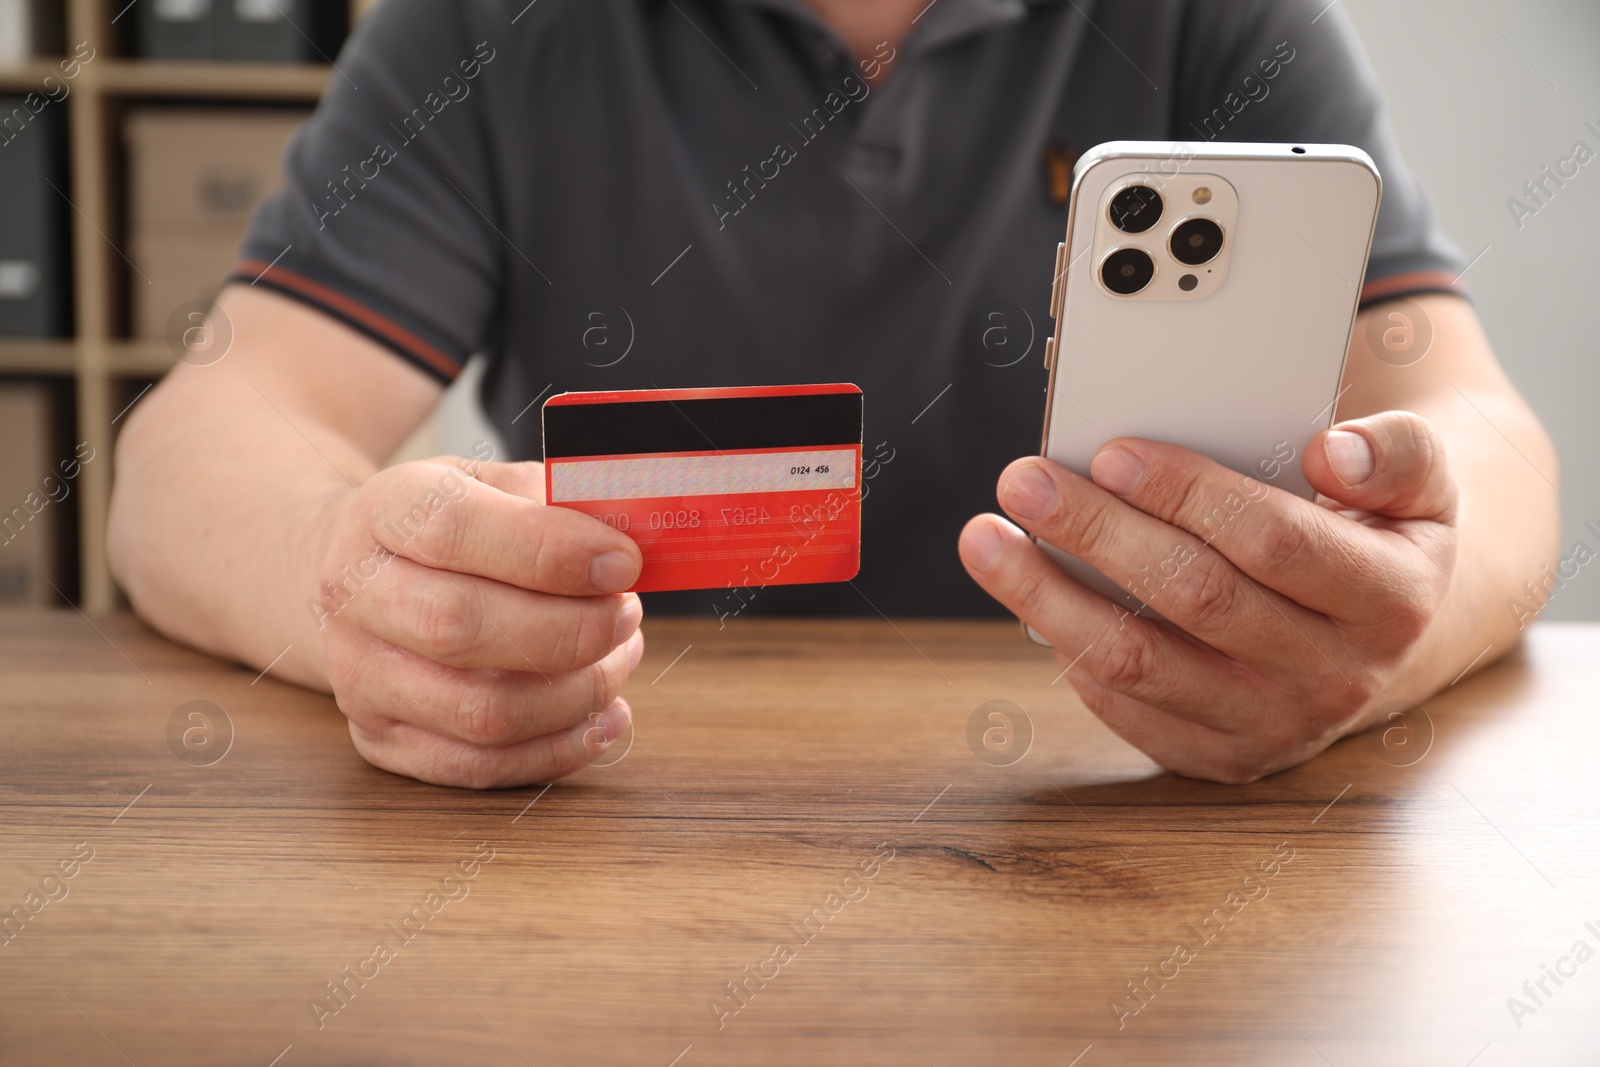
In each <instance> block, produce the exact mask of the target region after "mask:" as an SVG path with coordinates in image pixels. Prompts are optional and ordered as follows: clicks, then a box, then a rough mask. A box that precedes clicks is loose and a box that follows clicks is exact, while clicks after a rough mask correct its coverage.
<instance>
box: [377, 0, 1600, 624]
mask: <svg viewBox="0 0 1600 1067" xmlns="http://www.w3.org/2000/svg"><path fill="white" fill-rule="evenodd" d="M1336 2H1339V3H1343V4H1344V6H1345V8H1346V10H1347V11H1348V12H1349V13H1350V15H1351V17H1352V18H1353V19H1354V20H1355V23H1356V26H1357V28H1358V29H1359V30H1360V33H1361V36H1362V40H1363V41H1364V42H1365V44H1366V47H1367V50H1368V53H1369V54H1370V55H1371V57H1372V61H1373V64H1374V65H1375V66H1376V68H1377V70H1378V74H1379V76H1380V77H1381V78H1382V80H1383V83H1384V85H1385V87H1386V89H1387V90H1388V94H1389V102H1390V107H1391V113H1392V115H1393V119H1394V123H1395V127H1396V129H1397V130H1398V132H1399V136H1400V142H1401V145H1402V148H1403V149H1404V150H1405V153H1406V156H1407V159H1408V162H1409V163H1410V165H1411V167H1412V169H1413V170H1414V171H1416V172H1417V174H1418V175H1419V176H1420V177H1421V179H1422V181H1423V182H1424V183H1425V184H1426V185H1427V187H1428V189H1429V191H1430V192H1431V193H1432V194H1433V198H1434V202H1435V205H1436V206H1437V208H1438V211H1439V216H1440V220H1441V222H1442V224H1443V226H1444V228H1445V230H1446V232H1448V233H1449V235H1450V236H1451V238H1452V239H1453V240H1454V241H1455V242H1456V243H1457V244H1458V245H1460V246H1461V248H1462V250H1463V252H1464V253H1465V254H1466V255H1467V257H1468V258H1471V257H1474V256H1477V255H1478V254H1479V253H1480V252H1482V253H1483V255H1482V258H1481V259H1479V260H1478V261H1477V262H1476V263H1475V264H1474V265H1473V266H1472V268H1471V271H1470V273H1469V274H1468V275H1467V278H1468V281H1470V283H1471V285H1472V290H1473V294H1474V298H1475V300H1476V302H1477V305H1478V309H1479V313H1480V314H1481V315H1482V317H1483V320H1484V322H1485V324H1486V325H1487V327H1488V331H1489V336H1490V338H1491V340H1492V341H1493V342H1494V346H1495V349H1496V351H1497V352H1498V353H1499V354H1500V358H1501V360H1502V361H1503V362H1504V363H1505V365H1506V368H1507V370H1508V371H1509V372H1510V374H1511V377H1512V379H1513V380H1514V381H1515V382H1516V383H1517V385H1518V387H1519V388H1521V390H1522V391H1523V393H1524V394H1525V395H1526V396H1527V397H1528V399H1529V401H1530V402H1531V403H1532V404H1533V406H1534V408H1535V409H1536V410H1537V411H1538V412H1539V413H1540V414H1541V415H1542V416H1543V417H1544V419H1545V421H1546V424H1547V425H1548V426H1549V427H1550V431H1551V433H1552V434H1553V435H1554V437H1555V440H1556V446H1557V448H1558V449H1559V450H1560V453H1561V458H1562V463H1563V466H1564V471H1563V481H1562V487H1563V493H1562V496H1563V505H1564V523H1563V528H1564V531H1565V535H1564V537H1563V544H1564V546H1565V547H1566V548H1569V549H1570V547H1571V546H1572V544H1573V542H1574V541H1576V540H1579V539H1584V540H1587V541H1588V543H1589V545H1590V547H1591V548H1592V549H1594V550H1596V551H1597V552H1600V537H1597V536H1596V535H1594V534H1592V533H1589V532H1588V531H1586V530H1584V529H1583V524H1584V523H1585V522H1592V523H1594V525H1595V527H1596V528H1597V529H1600V412H1597V411H1596V404H1597V401H1600V358H1597V356H1600V159H1597V160H1596V161H1595V162H1593V163H1591V164H1589V165H1588V166H1586V167H1584V168H1583V169H1582V170H1581V171H1580V173H1579V174H1578V176H1577V177H1576V178H1574V179H1572V180H1570V181H1568V182H1567V186H1566V188H1565V189H1563V190H1560V191H1559V193H1558V194H1557V195H1556V196H1555V197H1553V198H1551V199H1550V201H1549V203H1548V206H1546V207H1544V208H1542V209H1541V210H1540V211H1539V213H1538V214H1537V215H1536V216H1534V217H1532V218H1527V219H1524V220H1523V222H1524V225H1523V226H1522V228H1521V229H1520V230H1519V229H1518V227H1517V225H1516V223H1515V222H1514V221H1513V219H1512V216H1511V213H1510V211H1509V210H1508V209H1507V207H1506V200H1507V199H1508V198H1510V197H1512V196H1520V195H1521V185H1522V183H1523V182H1525V181H1529V180H1531V179H1534V178H1536V177H1538V176H1539V171H1540V168H1541V166H1543V165H1544V164H1547V163H1548V164H1551V165H1554V163H1555V162H1556V160H1557V159H1559V158H1561V157H1563V156H1566V155H1568V154H1569V153H1570V152H1571V150H1572V146H1573V142H1574V141H1577V140H1580V139H1581V140H1586V141H1588V142H1589V145H1590V147H1591V148H1593V149H1594V150H1595V151H1596V152H1600V136H1597V135H1596V134H1594V133H1592V132H1590V131H1589V130H1586V129H1585V128H1584V123H1585V122H1591V121H1592V122H1593V123H1594V124H1595V126H1596V127H1597V128H1600V3H1597V2H1596V0H1336ZM1485 249H1487V251H1484V250H1485ZM477 381H478V375H477V374H475V373H472V374H467V375H464V376H463V380H462V382H460V383H458V385H457V386H456V388H454V389H452V390H451V393H450V394H449V395H448V396H447V398H446V401H445V404H444V406H443V407H442V408H441V410H440V413H439V417H438V418H437V420H436V422H435V423H434V424H433V425H432V426H431V427H429V428H426V429H425V430H424V431H423V432H421V433H419V437H418V439H417V440H414V441H413V443H412V446H411V447H408V448H407V449H406V452H407V454H408V457H407V458H411V454H412V453H414V452H420V454H423V455H431V454H435V453H439V452H450V453H458V454H459V453H466V452H468V451H469V450H470V449H471V447H472V444H473V443H474V442H475V441H478V440H480V439H484V438H489V439H491V440H493V439H494V437H493V432H492V431H490V430H489V429H488V428H487V427H486V426H484V425H483V423H482V417H481V414H479V412H478V410H477V404H476V399H475V393H476V388H477ZM1547 473H1548V472H1547ZM1528 476H1529V477H1538V475H1537V474H1536V473H1535V472H1533V471H1532V470H1530V471H1529V472H1528ZM1528 577H1529V578H1530V579H1531V578H1535V577H1537V576H1536V575H1529V576H1528ZM1511 593H1512V591H1509V590H1508V592H1507V595H1508V596H1509V595H1511ZM1546 617H1547V618H1557V619H1600V561H1597V562H1596V563H1594V564H1591V565H1590V566H1588V567H1585V568H1584V569H1583V570H1582V571H1581V572H1580V573H1579V576H1578V577H1577V578H1576V579H1575V580H1573V581H1572V582H1570V583H1568V584H1567V585H1566V587H1565V588H1563V589H1562V590H1560V591H1559V592H1558V593H1557V595H1556V597H1555V599H1554V601H1553V602H1552V604H1551V606H1550V610H1549V612H1548V613H1547V615H1546Z"/></svg>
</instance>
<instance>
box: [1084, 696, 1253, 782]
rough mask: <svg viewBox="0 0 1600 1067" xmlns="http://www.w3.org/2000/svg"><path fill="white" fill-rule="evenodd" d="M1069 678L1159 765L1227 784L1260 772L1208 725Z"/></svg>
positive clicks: (1104, 718) (1087, 702)
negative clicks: (1239, 756)
mask: <svg viewBox="0 0 1600 1067" xmlns="http://www.w3.org/2000/svg"><path fill="white" fill-rule="evenodd" d="M1071 681H1072V687H1073V689H1075V690H1077V693H1078V698H1079V699H1080V700H1082V701H1083V706H1084V707H1086V708H1088V709H1089V711H1090V713H1091V714H1093V715H1094V717H1095V718H1097V719H1099V720H1100V721H1101V722H1103V723H1105V724H1106V728H1107V729H1109V730H1110V731H1111V732H1112V733H1114V734H1116V735H1117V736H1118V737H1120V738H1122V739H1123V740H1124V741H1126V742H1128V744H1130V745H1132V746H1133V747H1134V748H1136V749H1138V750H1139V751H1140V752H1143V753H1144V754H1145V755H1146V756H1149V757H1150V758H1151V759H1152V760H1154V761H1155V763H1156V764H1157V765H1158V766H1160V767H1161V768H1162V769H1163V770H1166V771H1170V772H1171V773H1173V774H1179V775H1182V776H1184V777H1185V778H1203V779H1205V780H1207V781H1212V782H1223V783H1226V784H1228V785H1244V784H1246V783H1248V782H1253V781H1255V780H1256V779H1257V778H1260V777H1261V775H1262V773H1263V771H1262V770H1260V769H1258V768H1255V767H1251V766H1248V765H1246V764H1245V763H1243V762H1242V761H1240V760H1239V759H1238V758H1237V757H1235V756H1234V754H1233V751H1232V749H1231V747H1230V743H1229V741H1228V739H1227V738H1225V737H1223V736H1221V735H1219V734H1218V733H1217V732H1216V731H1214V730H1208V729H1207V728H1206V727H1204V726H1200V725H1197V724H1196V723H1193V722H1189V721H1186V720H1184V719H1181V718H1179V717H1177V716H1175V715H1169V714H1167V713H1166V712H1164V711H1161V710H1160V709H1159V708H1152V707H1150V706H1149V705H1148V704H1143V703H1140V702H1139V701H1138V700H1135V699H1134V698H1133V697H1130V696H1128V695H1127V694H1126V693H1120V692H1117V691H1116V690H1114V689H1111V688H1110V687H1108V686H1105V685H1102V684H1101V683H1100V682H1099V681H1097V680H1095V679H1094V678H1089V677H1077V678H1072V679H1071Z"/></svg>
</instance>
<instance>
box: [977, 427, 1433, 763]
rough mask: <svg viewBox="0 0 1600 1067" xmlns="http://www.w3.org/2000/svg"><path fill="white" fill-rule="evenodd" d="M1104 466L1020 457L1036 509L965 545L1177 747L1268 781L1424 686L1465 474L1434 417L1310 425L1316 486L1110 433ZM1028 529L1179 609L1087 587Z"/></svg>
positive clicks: (1113, 702) (1044, 630)
mask: <svg viewBox="0 0 1600 1067" xmlns="http://www.w3.org/2000/svg"><path fill="white" fill-rule="evenodd" d="M1089 470H1090V474H1091V476H1092V479H1093V480H1092V481H1091V480H1090V479H1086V478H1082V477H1080V476H1078V475H1076V474H1074V473H1072V472H1070V471H1068V470H1065V469H1064V468H1062V467H1059V466H1057V465H1055V464H1053V463H1050V462H1049V461H1047V460H1044V459H1041V458H1038V457H1033V458H1028V459H1021V460H1017V461H1016V462H1015V463H1012V464H1011V465H1010V466H1009V467H1007V468H1006V469H1005V471H1004V472H1003V473H1002V474H1001V476H1000V482H999V500H1000V505H1001V507H1002V508H1003V509H1004V510H1005V512H1006V514H1008V515H1009V516H1011V518H1012V519H1013V520H1015V522H1016V523H1017V524H1019V525H1020V526H1021V527H1022V529H1021V530H1019V529H1018V528H1017V526H1013V525H1012V524H1011V523H1009V522H1006V521H1005V520H1004V519H1002V518H1001V517H1000V516H998V515H980V516H977V517H976V518H974V519H972V520H971V521H970V522H969V523H967V526H966V528H965V529H964V530H963V531H962V533H961V542H960V552H961V558H962V562H963V563H965V565H966V567H967V570H968V572H969V573H970V574H971V575H972V577H973V578H974V579H975V580H976V581H977V582H978V584H979V585H981V586H983V588H984V589H985V590H987V591H988V592H989V593H990V595H992V596H994V597H995V598H996V599H997V600H999V601H1000V602H1001V603H1002V604H1004V605H1006V606H1007V607H1008V608H1010V609H1011V610H1012V611H1013V612H1015V613H1016V615H1017V616H1018V617H1019V618H1021V619H1022V620H1023V621H1024V622H1026V623H1028V624H1030V625H1031V626H1033V628H1034V629H1035V630H1037V631H1038V632H1039V633H1040V634H1042V635H1043V636H1044V637H1045V638H1046V639H1047V640H1049V641H1050V643H1051V644H1052V645H1053V646H1054V647H1055V650H1056V657H1057V659H1058V660H1059V661H1060V663H1061V664H1062V666H1063V667H1069V668H1070V669H1069V670H1068V671H1067V672H1066V673H1067V678H1068V680H1069V681H1070V682H1071V683H1072V686H1073V688H1075V689H1076V690H1077V691H1078V694H1079V695H1080V696H1081V697H1082V698H1083V701H1084V703H1085V704H1086V705H1087V706H1088V707H1089V709H1090V710H1091V711H1092V712H1094V714H1095V715H1097V716H1098V717H1099V718H1100V719H1101V720H1102V721H1103V722H1105V724H1106V725H1107V726H1108V727H1110V728H1111V729H1112V730H1113V731H1115V732H1116V733H1117V734H1119V735H1120V736H1121V737H1123V738H1124V739H1125V740H1127V741H1128V742H1129V743H1131V744H1133V745H1135V746H1136V747H1138V748H1139V749H1141V750H1142V751H1143V752H1144V753H1145V754H1146V755H1148V756H1149V757H1150V758H1151V759H1153V760H1155V761H1156V762H1157V763H1158V764H1160V765H1161V766H1162V767H1165V768H1166V769H1168V770H1170V771H1173V772H1175V773H1178V774H1183V775H1188V776H1191V777H1198V778H1209V779H1213V780H1216V781H1222V782H1235V783H1242V782H1249V781H1254V780H1255V779H1257V778H1260V777H1262V776H1263V775H1266V774H1270V773H1272V772H1274V771H1278V770H1282V769H1284V768H1286V767H1292V766H1294V765H1296V764H1298V763H1301V762H1304V761H1305V760H1307V759H1310V758H1311V757H1312V756H1314V755H1316V754H1317V753H1319V752H1321V751H1322V750H1323V749H1325V748H1326V747H1327V746H1328V745H1330V744H1332V743H1333V742H1334V741H1335V740H1337V739H1338V738H1340V737H1342V736H1344V735H1345V734H1347V733H1351V732H1353V731H1355V730H1359V729H1363V728H1365V727H1366V726H1368V725H1371V722H1370V719H1371V717H1372V714H1373V710H1374V708H1375V706H1376V705H1377V704H1378V703H1379V702H1381V701H1382V700H1384V699H1385V698H1386V697H1388V696H1390V695H1393V694H1394V693H1395V692H1396V691H1397V690H1399V689H1402V688H1405V687H1406V686H1407V685H1408V684H1410V685H1412V686H1413V687H1414V686H1415V683H1414V682H1409V683H1408V679H1407V678H1406V676H1405V671H1406V669H1407V667H1408V664H1409V661H1410V660H1411V659H1412V653H1413V652H1414V650H1415V649H1416V647H1417V645H1418V643H1419V642H1420V641H1421V639H1422V637H1423V635H1424V634H1425V633H1426V632H1427V630H1428V627H1429V625H1430V624H1431V623H1432V621H1433V619H1434V617H1435V615H1436V614H1437V613H1438V611H1439V608H1440V605H1441V603H1442V601H1443V599H1444V596H1445V593H1446V591H1447V589H1448V588H1449V586H1450V578H1451V573H1452V571H1453V569H1454V565H1455V559H1456V529H1455V523H1456V502H1457V491H1456V482H1455V479H1454V478H1453V477H1452V476H1451V474H1450V472H1449V470H1448V468H1447V466H1446V463H1445V455H1444V443H1443V441H1442V439H1441V438H1440V436H1439V434H1438V433H1437V432H1435V431H1434V429H1433V428H1432V427H1431V426H1430V425H1429V423H1428V421H1427V420H1426V419H1424V418H1422V417H1421V416H1419V415H1414V414H1411V413H1410V412H1404V411H1389V412H1384V413H1381V414H1378V415H1373V416H1370V417H1368V418H1364V419H1358V420H1354V421H1351V422H1346V423H1342V424H1340V425H1339V426H1337V427H1335V428H1334V429H1332V430H1329V431H1325V432H1324V433H1321V434H1319V435H1317V437H1315V438H1313V439H1312V441H1311V442H1310V444H1309V445H1308V446H1307V448H1306V451H1305V456H1304V459H1303V461H1302V470H1303V471H1304V472H1305V476H1306V478H1307V480H1308V481H1309V482H1310V483H1311V485H1312V487H1313V488H1315V489H1316V490H1317V492H1318V493H1319V494H1321V498H1322V499H1319V500H1318V501H1316V502H1313V501H1310V500H1305V499H1302V498H1300V497H1298V496H1295V495H1294V494H1292V493H1289V492H1287V491H1285V490H1282V489H1277V488H1273V487H1271V486H1267V485H1265V484H1263V483H1261V482H1259V481H1255V480H1254V479H1249V478H1246V477H1244V476H1243V475H1240V474H1238V473H1236V472H1234V471H1232V470H1229V469H1228V468H1226V467H1222V466H1220V465H1218V464H1216V463H1214V462H1212V461H1211V460H1208V459H1206V458H1205V457H1203V456H1201V455H1198V454H1197V453H1195V452H1192V451H1189V450H1188V449H1184V448H1179V447H1177V446H1175V445H1168V444H1160V443H1156V442H1152V441H1143V440H1136V439H1120V440H1116V441H1111V442H1109V443H1107V444H1106V445H1105V446H1104V447H1103V448H1102V449H1101V450H1100V451H1099V452H1098V453H1097V454H1096V455H1095V457H1094V460H1093V462H1092V463H1091V465H1090V468H1089ZM1241 502H1242V503H1241ZM1023 530H1026V531H1028V532H1030V533H1032V534H1034V535H1035V536H1037V537H1038V538H1039V539H1040V540H1042V541H1047V542H1049V543H1050V544H1052V545H1055V546H1056V547H1058V548H1060V549H1062V550H1064V551H1066V552H1068V553H1071V554H1072V555H1074V556H1077V557H1078V558H1080V559H1082V560H1083V561H1084V562H1086V563H1088V564H1089V565H1091V566H1093V567H1094V568H1095V569H1096V570H1098V571H1100V572H1101V573H1102V574H1104V575H1106V576H1107V577H1108V578H1110V579H1111V580H1112V581H1114V582H1115V583H1116V584H1117V585H1119V586H1121V587H1123V588H1127V589H1130V590H1131V591H1133V592H1135V593H1136V595H1139V596H1140V599H1142V600H1144V601H1145V602H1146V603H1147V604H1149V605H1150V607H1152V608H1154V609H1155V610H1156V611H1159V612H1160V613H1161V615H1162V616H1163V618H1161V619H1156V618H1151V617H1148V616H1147V615H1145V614H1144V613H1142V612H1133V613H1130V612H1128V611H1127V610H1126V609H1124V608H1123V607H1122V606H1121V605H1118V604H1113V603H1112V602H1111V601H1110V600H1108V599H1106V598H1105V597H1104V596H1102V595H1100V594H1099V593H1096V592H1092V591H1090V590H1089V589H1087V588H1086V587H1084V586H1083V585H1082V584H1080V583H1078V582H1077V581H1075V580H1073V579H1072V578H1070V577H1068V576H1067V575H1066V574H1065V573H1063V572H1062V571H1061V570H1060V568H1058V567H1057V566H1056V565H1055V564H1054V563H1053V562H1051V560H1050V558H1049V557H1048V556H1046V555H1045V553H1044V552H1043V551H1042V550H1041V549H1040V548H1039V547H1038V546H1037V545H1035V544H1033V543H1032V542H1031V541H1030V540H1029V539H1028V537H1027V536H1026V535H1025V534H1024V533H1023ZM1152 575H1155V576H1156V577H1155V579H1152V577H1151V576H1152ZM1413 695H1418V696H1420V695H1421V694H1420V693H1418V694H1413Z"/></svg>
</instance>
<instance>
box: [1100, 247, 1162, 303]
mask: <svg viewBox="0 0 1600 1067" xmlns="http://www.w3.org/2000/svg"><path fill="white" fill-rule="evenodd" d="M1155 276H1156V261H1155V260H1153V259H1151V258H1150V254H1149V253H1148V252H1146V251H1145V250H1144V249H1142V248H1119V249H1117V250H1116V251H1115V252H1113V253H1111V254H1110V255H1109V256H1107V257H1106V258H1105V261H1104V262H1102V263H1101V264H1100V280H1101V281H1102V282H1104V283H1105V287H1106V288H1107V289H1109V290H1111V291H1112V292H1113V293H1116V294H1117V295H1118V296H1132V295H1133V294H1134V293H1137V292H1139V290H1141V289H1143V288H1144V287H1145V286H1147V285H1149V284H1150V279H1152V278H1154V277H1155Z"/></svg>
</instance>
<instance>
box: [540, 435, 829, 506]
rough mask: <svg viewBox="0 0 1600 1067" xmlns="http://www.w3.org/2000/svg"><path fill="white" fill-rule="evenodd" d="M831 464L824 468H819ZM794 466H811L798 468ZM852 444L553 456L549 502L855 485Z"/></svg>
mask: <svg viewBox="0 0 1600 1067" xmlns="http://www.w3.org/2000/svg"><path fill="white" fill-rule="evenodd" d="M819 467H827V468H828V469H827V471H826V472H821V471H819V470H818V468H819ZM796 468H801V469H807V473H804V474H802V473H798V472H797V471H796ZM855 486H856V454H855V450H854V449H848V448H830V449H816V450H809V451H802V452H727V453H723V454H721V455H715V456H646V457H642V458H638V459H579V460H551V461H550V502H551V503H552V504H559V503H565V502H570V501H575V500H632V499H636V498H640V497H658V496H711V495H720V494H731V493H777V492H786V491H793V490H796V489H854V488H855Z"/></svg>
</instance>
